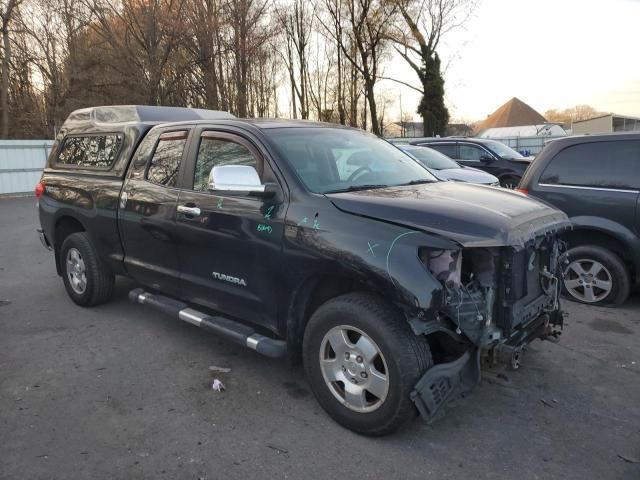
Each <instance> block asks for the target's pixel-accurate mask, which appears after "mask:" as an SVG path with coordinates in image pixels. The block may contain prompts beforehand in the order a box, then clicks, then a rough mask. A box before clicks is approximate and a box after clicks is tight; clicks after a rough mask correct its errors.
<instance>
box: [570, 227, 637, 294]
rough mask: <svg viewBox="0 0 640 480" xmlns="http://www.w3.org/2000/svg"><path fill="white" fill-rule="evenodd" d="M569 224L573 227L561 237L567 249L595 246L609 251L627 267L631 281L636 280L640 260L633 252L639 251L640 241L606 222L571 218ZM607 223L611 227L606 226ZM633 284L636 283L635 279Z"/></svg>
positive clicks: (624, 230) (623, 229) (624, 229)
mask: <svg viewBox="0 0 640 480" xmlns="http://www.w3.org/2000/svg"><path fill="white" fill-rule="evenodd" d="M571 222H572V223H573V224H574V227H573V228H572V229H571V230H569V231H568V232H566V233H565V234H564V235H563V236H562V238H563V240H565V241H566V242H567V243H568V244H569V247H578V246H584V245H595V246H598V247H601V248H604V249H606V250H609V251H611V252H612V253H614V254H616V255H617V256H618V257H620V259H622V261H623V262H624V263H625V264H626V265H627V267H628V268H629V272H630V274H631V275H630V276H631V279H632V280H633V279H636V277H637V275H638V274H639V273H640V272H639V271H638V270H639V269H638V262H639V261H640V259H639V258H638V255H637V254H636V253H634V252H638V251H639V250H638V249H639V248H640V239H638V238H637V237H635V235H634V234H633V233H632V232H629V231H628V230H627V229H626V228H625V227H623V226H622V225H619V224H617V223H615V222H611V221H606V223H607V224H605V225H601V224H599V223H591V222H585V221H584V220H580V219H574V218H572V219H571ZM609 223H610V224H612V225H608V224H609ZM633 283H637V279H636V281H635V282H633Z"/></svg>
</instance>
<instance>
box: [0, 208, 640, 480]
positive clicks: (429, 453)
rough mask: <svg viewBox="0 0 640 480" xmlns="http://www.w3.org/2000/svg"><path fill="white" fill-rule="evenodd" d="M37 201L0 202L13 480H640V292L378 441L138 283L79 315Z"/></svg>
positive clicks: (580, 320)
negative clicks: (431, 416) (40, 233)
mask: <svg viewBox="0 0 640 480" xmlns="http://www.w3.org/2000/svg"><path fill="white" fill-rule="evenodd" d="M34 203H35V199H34V198H0V478H1V479H81V478H91V479H102V478H117V479H137V478H154V479H157V478H167V479H183V478H184V479H199V478H203V479H215V478H225V479H235V478H238V479H247V478H290V479H315V478H322V479H325V478H331V479H343V478H345V479H354V480H355V479H357V480H361V479H369V478H371V479H385V478H411V479H413V478H416V479H418V478H420V479H438V480H443V479H467V478H468V479H474V480H475V479H518V480H526V479H556V478H558V479H560V478H561V479H579V480H585V479H598V480H604V479H615V480H619V479H630V480H638V479H640V297H638V296H637V295H636V296H635V297H634V298H632V299H631V300H630V301H629V302H628V304H627V305H625V306H624V307H622V308H616V309H607V308H597V307H587V306H582V305H577V304H574V303H570V302H565V306H566V309H567V311H568V312H569V317H568V318H567V325H566V327H565V330H564V334H563V335H562V338H561V341H560V342H559V343H557V344H556V343H550V342H536V343H534V344H533V345H532V346H530V347H529V348H528V350H527V352H526V353H525V356H524V358H523V365H522V367H521V368H520V369H518V370H516V371H512V372H507V373H506V377H505V378H493V379H492V380H486V381H484V382H483V384H482V385H481V386H479V387H478V388H477V389H476V390H475V391H474V392H473V394H471V395H470V396H468V397H466V398H465V399H461V400H458V401H456V402H455V403H454V404H453V405H450V406H448V407H447V411H446V415H445V416H444V417H443V418H441V419H440V420H438V421H437V422H435V423H434V424H433V425H431V426H428V425H426V424H425V423H423V422H422V421H421V420H420V419H419V418H416V420H415V422H413V423H412V424H410V425H408V426H407V427H406V428H405V429H403V430H402V431H400V432H398V433H397V434H394V435H392V436H389V437H384V438H367V437H363V436H360V435H357V434H354V433H352V432H350V431H348V430H345V429H344V428H342V427H340V426H339V425H337V424H336V423H334V422H333V421H332V420H331V419H330V418H329V417H328V416H327V415H326V414H325V413H324V412H323V410H322V409H321V408H320V406H319V405H318V404H317V402H316V401H315V399H314V398H313V395H312V394H311V392H310V389H309V387H308V385H307V383H306V380H305V377H304V373H303V370H302V368H301V367H300V366H295V367H292V366H289V365H288V364H287V363H286V362H285V361H280V360H269V359H266V358H264V357H262V356H260V355H258V354H257V353H255V352H252V351H249V350H246V349H242V348H240V347H236V346H234V345H231V344H229V343H227V342H225V341H223V340H221V339H218V338H216V337H214V336H211V335H208V334H206V333H205V332H203V331H201V330H199V329H197V328H196V327H193V326H192V325H189V324H186V323H182V322H178V321H177V320H174V319H172V318H169V317H165V316H162V315H159V314H157V313H155V312H153V311H152V310H149V309H145V307H144V306H140V305H134V304H132V303H130V302H129V301H128V300H127V292H128V291H129V289H131V288H133V287H135V284H133V283H132V282H130V281H128V280H125V279H121V280H119V281H118V282H117V292H116V295H115V298H114V299H113V301H111V302H110V303H108V304H105V305H102V306H100V307H96V308H88V309H84V308H80V307H78V306H76V305H75V304H73V303H72V302H71V300H70V299H69V298H68V297H67V295H66V293H65V290H64V287H63V284H62V281H61V279H60V278H59V277H58V276H57V275H56V272H55V267H54V264H53V255H52V253H51V252H49V251H47V250H45V249H44V248H42V246H41V245H40V243H39V241H38V238H37V235H36V232H35V229H36V228H37V225H38V218H37V210H36V209H35V207H34ZM210 367H222V368H223V369H230V371H228V372H220V371H217V372H216V371H213V370H211V369H210ZM214 378H218V379H219V380H221V381H222V382H223V383H224V385H225V386H226V390H224V391H222V392H215V391H213V390H212V389H211V385H212V381H213V379H214Z"/></svg>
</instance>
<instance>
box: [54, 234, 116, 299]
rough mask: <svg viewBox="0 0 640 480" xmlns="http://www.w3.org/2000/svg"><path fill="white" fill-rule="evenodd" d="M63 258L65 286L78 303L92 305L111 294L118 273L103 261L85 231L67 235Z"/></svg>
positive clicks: (61, 259)
mask: <svg viewBox="0 0 640 480" xmlns="http://www.w3.org/2000/svg"><path fill="white" fill-rule="evenodd" d="M60 262H62V280H63V281H64V286H65V288H66V290H67V293H68V294H69V296H70V297H71V300H73V301H74V302H75V303H77V304H78V305H81V306H83V307H89V306H92V305H97V304H99V303H103V302H106V301H107V300H109V299H110V298H111V295H112V293H113V285H114V283H115V276H114V275H113V274H112V273H111V272H109V271H108V270H107V268H106V267H105V265H104V264H103V262H102V260H101V259H100V257H99V256H98V254H97V252H96V250H95V247H94V246H93V244H92V243H91V241H90V240H89V236H88V235H87V233H86V232H79V233H72V234H71V235H69V236H68V237H67V238H65V240H64V242H62V247H61V248H60Z"/></svg>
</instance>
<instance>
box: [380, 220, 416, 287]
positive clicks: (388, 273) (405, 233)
mask: <svg viewBox="0 0 640 480" xmlns="http://www.w3.org/2000/svg"><path fill="white" fill-rule="evenodd" d="M412 233H419V232H404V233H401V234H400V235H398V236H397V237H396V238H394V239H393V242H391V245H390V246H389V251H388V252H387V275H389V278H390V279H391V281H392V282H393V284H394V285H395V284H396V281H395V280H394V279H393V277H392V276H391V272H390V271H389V257H390V256H391V250H393V247H394V245H395V244H396V242H397V241H398V240H400V239H401V238H402V237H404V236H405V235H411V234H412Z"/></svg>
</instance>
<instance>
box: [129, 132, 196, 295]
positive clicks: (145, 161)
mask: <svg viewBox="0 0 640 480" xmlns="http://www.w3.org/2000/svg"><path fill="white" fill-rule="evenodd" d="M189 131H190V129H189V128H185V127H181V128H179V129H173V130H157V131H152V132H151V133H150V134H149V136H147V138H146V139H145V140H144V141H143V142H142V143H141V145H140V147H139V148H138V150H137V152H136V155H135V157H134V159H133V160H132V163H131V167H130V169H129V172H128V174H127V179H126V181H125V184H124V186H123V189H122V192H121V194H120V205H119V206H120V209H119V211H118V226H119V229H120V236H121V238H122V243H123V246H124V252H125V257H124V263H125V267H126V269H127V271H128V272H129V275H131V277H132V278H133V279H135V280H137V281H138V282H140V283H142V284H143V285H146V286H149V287H151V288H154V289H157V290H161V291H163V292H165V293H167V294H169V295H174V296H179V294H180V268H179V267H180V266H179V262H178V251H177V248H176V231H175V230H176V223H175V222H176V206H177V202H178V196H179V186H180V181H181V173H180V172H181V166H182V165H183V161H182V159H183V156H184V155H185V147H186V145H187V138H188V135H189Z"/></svg>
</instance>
